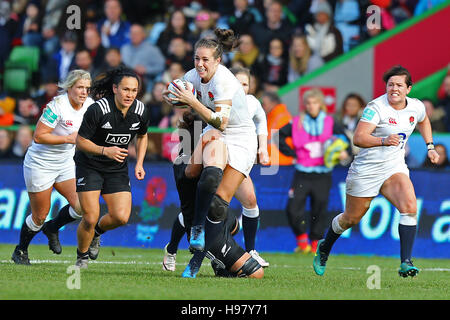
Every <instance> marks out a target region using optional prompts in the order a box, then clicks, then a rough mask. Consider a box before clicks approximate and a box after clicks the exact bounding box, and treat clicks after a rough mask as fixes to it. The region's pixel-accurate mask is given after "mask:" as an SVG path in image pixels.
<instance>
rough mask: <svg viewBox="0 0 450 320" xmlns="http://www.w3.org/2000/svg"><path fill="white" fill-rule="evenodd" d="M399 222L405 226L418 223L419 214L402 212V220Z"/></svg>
mask: <svg viewBox="0 0 450 320" xmlns="http://www.w3.org/2000/svg"><path fill="white" fill-rule="evenodd" d="M398 223H399V224H402V225H404V226H415V225H417V214H415V215H412V214H410V213H400V220H399V222H398Z"/></svg>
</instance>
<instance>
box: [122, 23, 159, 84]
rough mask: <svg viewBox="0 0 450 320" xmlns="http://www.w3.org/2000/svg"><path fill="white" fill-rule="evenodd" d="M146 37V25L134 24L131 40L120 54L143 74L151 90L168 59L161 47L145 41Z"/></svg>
mask: <svg viewBox="0 0 450 320" xmlns="http://www.w3.org/2000/svg"><path fill="white" fill-rule="evenodd" d="M145 38H146V34H145V30H144V27H143V26H142V25H140V24H133V25H132V26H131V28H130V39H131V42H130V43H128V44H125V45H124V46H123V47H122V48H121V50H120V54H121V56H122V61H123V63H124V64H125V65H126V66H128V67H130V68H132V69H134V71H136V73H137V74H139V75H140V76H142V77H143V78H144V80H145V81H144V82H145V85H146V87H147V90H151V87H152V85H153V81H154V80H155V78H156V77H157V76H160V75H162V73H163V71H164V67H165V61H166V59H165V57H164V56H163V54H162V53H161V51H160V50H159V48H158V47H157V46H154V45H152V44H151V43H150V42H148V41H144V40H145Z"/></svg>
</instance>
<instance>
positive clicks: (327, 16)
mask: <svg viewBox="0 0 450 320" xmlns="http://www.w3.org/2000/svg"><path fill="white" fill-rule="evenodd" d="M331 17H333V11H332V10H331V6H330V5H329V4H328V2H327V1H321V2H320V3H319V4H318V5H317V7H316V9H315V14H314V20H315V22H314V24H307V25H306V27H305V31H306V39H307V41H308V44H309V46H310V47H311V49H312V50H313V51H314V53H316V54H318V55H319V56H320V57H321V58H322V59H323V60H324V61H325V62H328V61H330V60H332V59H333V58H335V57H337V56H339V55H341V54H342V53H343V41H342V35H341V33H340V31H339V30H338V29H337V28H336V27H335V26H334V25H333V22H332V20H331Z"/></svg>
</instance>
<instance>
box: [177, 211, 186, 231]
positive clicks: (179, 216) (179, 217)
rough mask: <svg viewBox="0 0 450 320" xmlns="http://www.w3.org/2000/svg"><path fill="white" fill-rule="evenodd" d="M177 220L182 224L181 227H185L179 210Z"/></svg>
mask: <svg viewBox="0 0 450 320" xmlns="http://www.w3.org/2000/svg"><path fill="white" fill-rule="evenodd" d="M178 221H179V222H180V224H181V225H182V226H183V228H185V226H184V218H183V214H182V213H181V212H180V213H179V214H178Z"/></svg>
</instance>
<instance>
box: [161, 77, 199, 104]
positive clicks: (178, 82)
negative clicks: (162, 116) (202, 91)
mask: <svg viewBox="0 0 450 320" xmlns="http://www.w3.org/2000/svg"><path fill="white" fill-rule="evenodd" d="M175 88H184V89H187V90H191V91H192V94H193V95H194V97H196V98H197V91H196V90H195V88H194V85H193V84H192V83H190V82H189V81H186V80H183V79H175V80H173V81H171V82H170V83H169V86H168V87H167V89H169V90H170V91H175ZM168 97H169V98H175V96H174V95H173V94H172V93H169V95H168ZM172 105H173V106H174V107H176V108H187V107H188V105H186V104H184V103H183V102H178V101H173V102H172Z"/></svg>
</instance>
